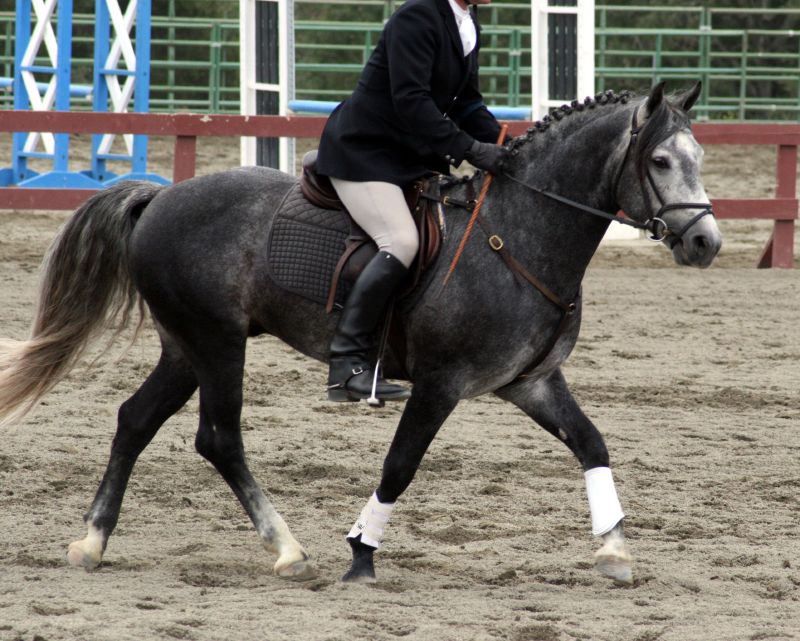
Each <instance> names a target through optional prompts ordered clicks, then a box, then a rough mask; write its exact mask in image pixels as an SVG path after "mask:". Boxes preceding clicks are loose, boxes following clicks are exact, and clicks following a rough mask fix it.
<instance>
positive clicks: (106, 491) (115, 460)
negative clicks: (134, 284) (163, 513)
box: [67, 341, 197, 569]
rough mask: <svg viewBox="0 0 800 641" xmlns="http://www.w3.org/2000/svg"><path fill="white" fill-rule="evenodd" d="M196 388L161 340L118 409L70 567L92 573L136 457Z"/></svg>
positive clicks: (191, 376)
mask: <svg viewBox="0 0 800 641" xmlns="http://www.w3.org/2000/svg"><path fill="white" fill-rule="evenodd" d="M196 389H197V379H196V378H195V375H194V372H193V371H192V369H191V367H190V366H189V363H188V362H187V361H186V360H185V359H184V358H183V356H182V355H181V354H180V352H179V350H178V349H177V348H176V347H175V346H170V345H169V344H168V343H167V342H166V341H162V352H161V358H160V360H159V362H158V365H157V366H156V368H155V369H154V370H153V372H152V373H151V374H150V376H149V377H148V378H147V380H146V381H145V382H144V383H143V384H142V386H141V387H140V388H139V389H138V390H137V392H136V393H135V394H134V395H133V396H131V397H130V398H129V399H128V400H127V401H125V402H124V403H123V404H122V406H121V407H120V408H119V413H118V418H117V433H116V435H115V436H114V442H113V443H112V445H111V456H110V458H109V460H108V466H107V468H106V472H105V475H104V476H103V480H102V482H101V483H100V487H99V488H98V490H97V494H96V496H95V498H94V501H93V502H92V506H91V508H90V509H89V511H88V512H87V514H86V516H85V517H84V520H85V521H86V523H87V525H88V526H89V533H88V535H87V536H86V538H85V539H82V540H80V541H75V542H74V543H72V544H71V545H70V546H69V551H68V552H67V559H68V561H69V562H70V563H71V564H72V565H75V566H82V567H85V568H86V569H93V568H95V567H97V566H98V565H99V564H100V561H101V560H102V558H103V552H104V551H105V548H106V543H107V542H108V537H109V536H110V535H111V532H112V531H113V530H114V527H115V526H116V524H117V519H118V518H119V511H120V507H121V505H122V497H123V495H124V494H125V488H126V487H127V485H128V479H129V478H130V475H131V472H132V471H133V466H134V464H135V463H136V459H137V457H138V456H139V454H141V453H142V451H143V450H144V448H145V447H147V445H148V443H150V441H151V440H152V439H153V437H154V436H155V435H156V432H158V429H159V428H160V427H161V425H162V424H163V423H164V421H166V420H167V419H168V418H169V417H170V416H172V415H173V414H174V413H175V412H177V411H178V410H179V409H180V408H181V407H183V405H184V404H185V403H186V401H188V400H189V398H190V397H191V396H192V394H193V393H194V391H195V390H196Z"/></svg>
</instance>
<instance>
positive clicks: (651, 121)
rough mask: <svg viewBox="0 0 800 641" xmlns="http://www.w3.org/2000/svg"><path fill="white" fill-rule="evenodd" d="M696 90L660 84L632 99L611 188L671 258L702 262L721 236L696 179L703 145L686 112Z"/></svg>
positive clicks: (712, 252)
mask: <svg viewBox="0 0 800 641" xmlns="http://www.w3.org/2000/svg"><path fill="white" fill-rule="evenodd" d="M699 94H700V83H697V84H696V85H695V86H694V87H693V88H692V89H690V90H688V91H686V92H684V93H681V94H677V95H674V96H665V95H664V83H660V84H658V85H656V86H655V87H653V89H652V91H651V92H650V95H649V96H648V97H647V98H646V99H643V100H641V101H636V102H634V103H632V105H633V113H632V116H631V128H630V138H629V139H626V141H625V145H626V148H625V150H624V151H622V152H621V153H623V154H624V156H623V160H622V162H621V164H620V168H619V172H618V177H617V180H616V187H615V189H616V196H617V199H618V201H619V205H620V207H621V208H622V209H623V210H624V211H625V212H626V214H627V215H628V216H630V217H631V218H633V219H634V220H637V221H639V222H645V221H651V228H652V232H653V236H654V238H655V239H656V240H661V241H662V242H663V243H664V244H666V245H667V246H668V247H669V248H670V249H671V250H672V255H673V257H674V258H675V262H676V263H678V264H679V265H692V266H695V267H708V266H709V265H710V264H711V262H712V261H713V260H714V257H715V256H716V255H717V252H718V251H719V248H720V246H721V245H722V235H721V234H720V231H719V228H718V227H717V222H716V220H715V219H714V216H713V215H710V214H711V203H710V202H709V200H708V196H707V195H706V190H705V188H704V187H703V183H702V181H701V179H700V169H701V167H702V163H703V149H702V147H700V145H699V144H698V142H697V141H696V140H695V138H694V136H693V135H692V131H691V128H690V126H689V115H688V112H689V109H691V107H692V105H694V103H695V100H697V97H698V95H699Z"/></svg>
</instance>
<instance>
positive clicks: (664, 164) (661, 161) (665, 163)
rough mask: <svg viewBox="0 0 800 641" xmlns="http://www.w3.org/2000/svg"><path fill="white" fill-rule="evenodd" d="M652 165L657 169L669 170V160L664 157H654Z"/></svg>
mask: <svg viewBox="0 0 800 641" xmlns="http://www.w3.org/2000/svg"><path fill="white" fill-rule="evenodd" d="M653 164H654V165H655V166H656V167H658V169H669V160H667V159H666V158H664V156H656V157H655V158H653Z"/></svg>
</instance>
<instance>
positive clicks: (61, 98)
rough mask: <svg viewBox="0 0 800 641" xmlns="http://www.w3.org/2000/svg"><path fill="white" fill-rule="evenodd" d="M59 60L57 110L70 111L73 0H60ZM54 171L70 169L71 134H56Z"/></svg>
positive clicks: (57, 63)
mask: <svg viewBox="0 0 800 641" xmlns="http://www.w3.org/2000/svg"><path fill="white" fill-rule="evenodd" d="M56 40H57V41H58V60H57V61H56V111H69V107H70V104H69V102H70V96H69V81H70V71H71V69H70V67H71V63H72V0H58V26H57V28H56ZM54 136H55V140H56V144H55V155H54V156H53V171H57V172H61V171H63V172H66V171H68V170H69V134H54Z"/></svg>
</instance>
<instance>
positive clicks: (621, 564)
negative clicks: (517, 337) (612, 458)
mask: <svg viewBox="0 0 800 641" xmlns="http://www.w3.org/2000/svg"><path fill="white" fill-rule="evenodd" d="M495 393H496V394H497V395H498V396H499V397H500V398H502V399H504V400H507V401H510V402H511V403H513V404H514V405H516V406H517V407H519V408H520V409H521V410H522V411H523V412H525V413H526V414H527V415H528V416H530V417H531V418H532V419H533V420H534V421H536V422H537V423H538V424H539V425H541V426H542V427H543V428H544V429H546V430H547V431H548V432H550V433H551V434H552V435H553V436H555V437H556V438H558V439H559V440H561V441H562V442H563V443H564V444H566V446H567V447H569V448H570V450H572V452H573V453H574V454H575V456H576V457H577V458H578V461H580V463H581V465H582V466H583V469H584V472H585V477H586V489H587V493H588V495H589V509H590V511H591V515H592V532H593V534H595V535H596V536H601V537H602V539H603V546H602V547H601V548H600V549H599V550H598V551H597V552H596V553H595V564H596V566H597V569H598V570H599V571H600V572H601V573H603V574H604V575H606V576H608V577H610V578H613V579H616V580H618V581H623V582H630V581H631V580H632V572H631V557H630V555H629V554H628V551H627V547H626V545H625V536H624V534H623V527H622V525H623V514H622V508H621V507H620V505H619V500H618V499H617V493H616V490H615V488H614V481H613V480H612V478H611V470H610V468H609V459H608V450H607V449H606V445H605V443H604V442H603V437H602V436H601V435H600V432H598V430H597V428H596V427H595V426H594V424H593V423H592V422H591V421H590V420H589V419H588V418H587V417H586V415H585V414H584V413H583V412H582V411H581V409H580V407H578V404H577V402H576V401H575V399H574V398H573V397H572V393H571V392H570V391H569V388H568V387H567V383H566V381H565V380H564V376H563V375H562V373H561V370H555V371H554V372H553V373H552V374H550V375H549V376H548V377H547V378H544V379H523V380H522V381H519V382H516V383H512V384H511V385H508V386H506V387H503V388H501V389H499V390H497V391H496V392H495Z"/></svg>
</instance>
